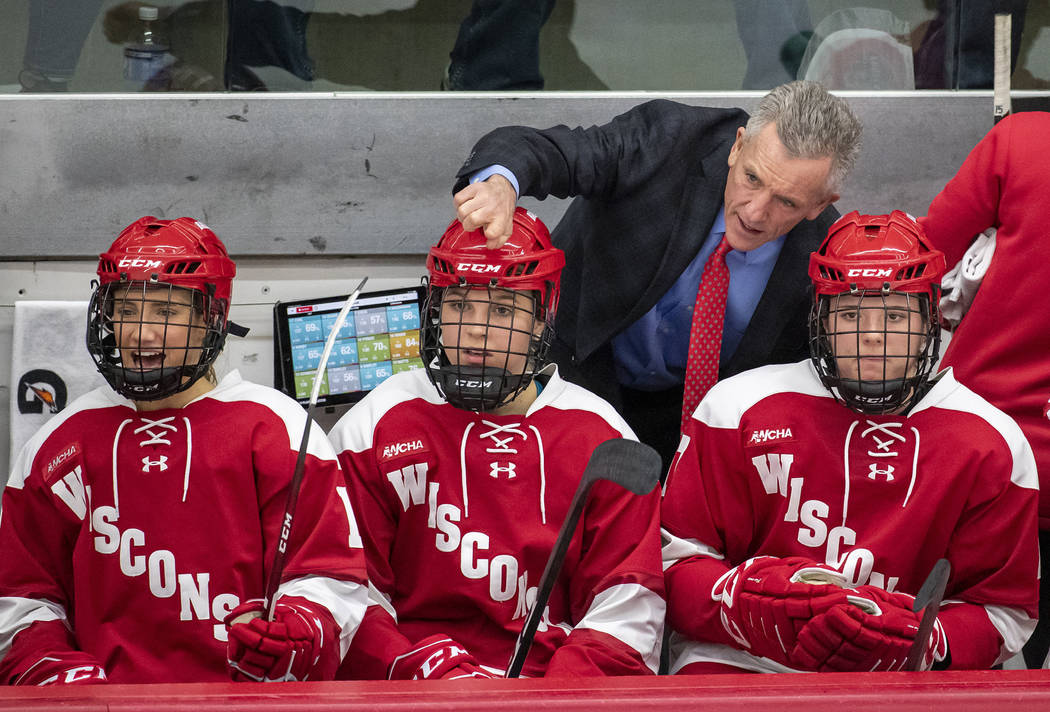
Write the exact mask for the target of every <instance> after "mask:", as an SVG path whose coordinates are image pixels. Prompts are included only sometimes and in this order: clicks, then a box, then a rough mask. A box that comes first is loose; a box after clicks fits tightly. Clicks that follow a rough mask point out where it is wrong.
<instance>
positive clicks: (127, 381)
mask: <svg viewBox="0 0 1050 712" xmlns="http://www.w3.org/2000/svg"><path fill="white" fill-rule="evenodd" d="M182 377H183V373H182V367H181V366H162V367H161V368H151V369H149V370H147V371H140V370H136V369H128V368H124V369H120V376H119V380H120V384H119V386H118V387H117V390H118V391H120V392H121V393H124V394H125V395H127V396H128V397H129V398H131V399H132V400H143V401H149V400H160V399H161V398H164V397H166V396H168V395H171V393H172V392H173V387H174V386H175V385H178V384H181V383H182Z"/></svg>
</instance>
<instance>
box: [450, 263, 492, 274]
mask: <svg viewBox="0 0 1050 712" xmlns="http://www.w3.org/2000/svg"><path fill="white" fill-rule="evenodd" d="M456 271H457V272H477V273H479V274H489V273H491V272H499V265H486V264H481V263H477V262H460V263H459V264H457V265H456Z"/></svg>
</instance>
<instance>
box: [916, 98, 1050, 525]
mask: <svg viewBox="0 0 1050 712" xmlns="http://www.w3.org/2000/svg"><path fill="white" fill-rule="evenodd" d="M1048 152H1050V114H1047V113H1046V112H1042V111H1029V112H1022V113H1019V114H1013V115H1012V116H1007V117H1006V118H1005V119H1003V120H1002V121H1000V122H999V123H998V124H996V125H995V128H993V129H992V130H991V131H989V132H988V135H987V136H985V137H984V138H983V139H981V142H980V143H978V144H977V146H976V147H975V148H974V149H973V150H972V151H971V152H970V155H969V156H967V157H966V161H965V162H964V163H963V164H962V167H961V168H959V172H958V173H956V174H955V177H954V178H952V180H951V181H950V182H949V183H948V185H946V186H945V187H944V190H942V191H941V192H940V194H939V195H937V197H936V198H934V199H933V202H932V203H931V204H930V209H929V213H928V214H927V216H926V217H925V218H921V219H920V222H921V223H922V225H923V227H924V228H925V229H926V234H927V236H929V238H930V242H932V243H933V244H934V245H935V246H936V247H937V248H939V249H941V250H943V251H944V254H945V257H946V258H947V259H948V264H949V265H952V264H955V263H956V262H958V261H959V259H960V258H961V257H962V256H963V253H964V252H965V251H966V248H967V247H968V246H969V245H970V243H971V242H973V240H974V238H975V237H976V236H977V235H978V234H980V233H981V232H982V231H983V230H985V229H986V228H989V227H995V228H996V235H995V254H994V256H993V257H992V260H991V263H990V264H989V265H988V271H987V272H986V273H985V275H984V280H983V281H982V282H981V288H980V289H979V290H978V292H977V296H976V297H975V298H974V300H973V304H972V305H971V306H970V310H969V311H968V312H967V313H966V316H965V317H963V320H962V322H961V323H960V324H959V326H958V328H957V329H956V330H955V332H954V333H953V334H952V339H951V341H950V342H949V343H948V348H947V350H946V351H945V352H944V358H943V359H942V365H943V366H951V367H952V368H953V369H954V371H955V374H956V376H957V378H958V379H959V381H961V382H962V383H965V384H966V385H967V386H968V387H969V388H972V389H973V390H974V391H976V392H977V393H978V394H980V395H981V396H982V397H984V398H986V399H988V401H989V402H990V403H991V404H992V405H994V406H995V407H996V408H999V409H1001V410H1002V411H1003V412H1005V413H1006V414H1007V415H1009V416H1010V417H1011V418H1013V419H1014V420H1016V421H1017V424H1018V425H1019V426H1021V430H1022V431H1023V432H1024V434H1025V437H1026V438H1027V439H1028V442H1029V444H1030V445H1031V446H1032V450H1033V451H1034V453H1035V461H1036V466H1037V468H1038V470H1039V472H1041V473H1042V475H1043V478H1044V479H1045V480H1046V481H1045V482H1043V486H1042V488H1041V499H1042V502H1041V506H1040V512H1039V517H1040V523H1041V527H1042V528H1043V529H1050V422H1048V421H1047V420H1046V418H1044V417H1042V415H1043V406H1044V405H1045V404H1046V400H1047V398H1050V329H1048V328H1047V325H1046V317H1045V314H1046V312H1045V309H1046V307H1045V304H1046V285H1047V282H1048V281H1050V239H1047V237H1046V229H1047V227H1046V226H1047V214H1048V212H1050V181H1048V179H1047V172H1046V156H1047V154H1048ZM1040 305H1043V306H1040Z"/></svg>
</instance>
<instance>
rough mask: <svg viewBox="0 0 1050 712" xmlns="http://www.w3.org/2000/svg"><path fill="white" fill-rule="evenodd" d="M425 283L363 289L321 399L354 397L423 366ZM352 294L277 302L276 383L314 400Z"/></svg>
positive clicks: (335, 401) (335, 351)
mask: <svg viewBox="0 0 1050 712" xmlns="http://www.w3.org/2000/svg"><path fill="white" fill-rule="evenodd" d="M422 298H423V288H422V287H409V288H407V289H390V290H384V291H378V292H363V293H362V294H361V295H360V296H358V298H357V301H356V302H355V303H354V305H353V307H351V309H350V312H349V313H348V314H347V318H346V322H345V323H344V324H343V326H342V328H341V329H340V330H339V334H338V336H337V337H336V341H335V343H334V345H333V346H332V353H331V355H330V356H329V357H328V364H327V366H326V367H325V372H324V376H323V379H324V380H323V381H322V382H321V390H320V395H319V396H318V399H317V403H318V404H319V405H338V404H341V403H354V402H356V401H358V400H360V399H361V398H362V397H364V395H365V393H367V392H368V391H370V390H372V389H373V388H375V387H376V386H377V385H379V384H380V383H382V382H383V381H384V380H386V379H387V378H389V377H390V376H391V375H393V374H395V373H399V372H401V371H407V370H409V369H413V368H422V367H423V362H422V360H421V359H420V356H419V328H420V307H421V304H422ZM345 302H346V296H345V295H343V296H334V297H323V298H320V299H309V300H300V301H294V302H278V303H277V304H276V305H275V307H274V322H275V323H274V326H275V329H274V339H275V344H274V346H275V354H274V357H275V361H276V360H278V359H279V360H280V372H279V373H277V374H275V380H276V381H278V383H276V384H275V385H276V387H277V388H278V390H281V391H284V392H285V393H287V394H288V395H290V396H292V397H293V398H295V399H296V400H298V401H299V402H300V403H303V404H306V403H308V402H309V400H310V392H311V389H312V388H313V384H314V377H315V375H316V373H317V366H318V364H320V362H321V354H322V353H323V352H324V345H325V341H326V340H327V339H328V334H329V333H330V332H331V331H332V326H333V325H334V324H335V321H336V318H337V317H338V315H339V310H340V309H342V307H343V304H344V303H345Z"/></svg>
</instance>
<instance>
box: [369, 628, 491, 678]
mask: <svg viewBox="0 0 1050 712" xmlns="http://www.w3.org/2000/svg"><path fill="white" fill-rule="evenodd" d="M464 677H495V676H494V675H491V674H489V673H487V672H485V671H484V670H483V669H481V667H479V666H478V661H477V660H476V659H475V658H474V656H473V655H471V654H470V653H468V652H467V649H466V648H464V647H463V646H462V645H460V644H459V643H457V642H455V641H454V640H452V639H451V638H449V637H448V636H446V635H432V636H430V637H429V638H424V639H423V640H421V641H419V644H418V645H416V647H415V648H413V649H412V650H410V651H408V652H407V653H405V654H404V655H399V656H397V657H396V658H394V662H392V663H391V664H390V671H389V673H388V674H387V679H388V680H437V679H439V678H440V679H445V680H456V679H460V678H464Z"/></svg>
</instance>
